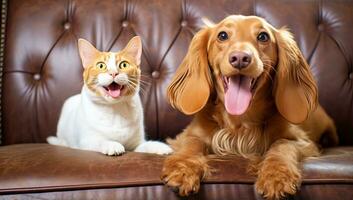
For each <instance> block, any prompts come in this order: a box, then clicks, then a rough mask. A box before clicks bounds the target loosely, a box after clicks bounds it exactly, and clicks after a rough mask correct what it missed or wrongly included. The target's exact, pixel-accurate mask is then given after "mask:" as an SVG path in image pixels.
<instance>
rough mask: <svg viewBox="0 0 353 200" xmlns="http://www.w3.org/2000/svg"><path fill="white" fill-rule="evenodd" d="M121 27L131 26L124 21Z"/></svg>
mask: <svg viewBox="0 0 353 200" xmlns="http://www.w3.org/2000/svg"><path fill="white" fill-rule="evenodd" d="M121 25H122V26H123V27H128V26H129V22H128V21H123V23H122V24H121Z"/></svg>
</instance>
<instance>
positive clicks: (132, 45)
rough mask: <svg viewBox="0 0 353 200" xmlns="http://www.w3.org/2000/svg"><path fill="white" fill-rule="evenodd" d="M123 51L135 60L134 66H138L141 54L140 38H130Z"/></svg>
mask: <svg viewBox="0 0 353 200" xmlns="http://www.w3.org/2000/svg"><path fill="white" fill-rule="evenodd" d="M124 51H125V52H126V53H128V54H130V55H131V56H132V57H133V58H135V62H136V65H140V63H141V54H142V42H141V38H140V36H135V37H133V38H131V40H130V41H129V43H128V44H127V45H126V47H125V48H124Z"/></svg>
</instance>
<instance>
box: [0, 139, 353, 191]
mask: <svg viewBox="0 0 353 200" xmlns="http://www.w3.org/2000/svg"><path fill="white" fill-rule="evenodd" d="M9 152H11V156H9V155H8V153H9ZM164 158H165V156H158V155H153V154H142V153H134V152H130V153H127V154H125V155H123V156H118V157H107V156H105V155H102V154H100V153H96V152H90V151H81V150H74V149H69V148H64V147H58V146H53V145H48V144H27V145H10V146H8V147H7V148H0V177H1V179H0V185H1V187H0V194H2V193H16V192H21V193H22V192H27V193H30V192H44V191H45V192H51V191H58V190H73V189H75V190H77V189H86V190H87V189H97V188H112V187H137V186H138V187H141V186H154V185H159V186H160V185H162V183H161V181H160V179H159V175H160V172H161V169H162V162H163V160H164ZM235 161H236V162H235ZM247 163H248V162H247V160H246V159H243V158H240V157H233V156H230V157H223V158H222V159H220V157H217V158H215V159H213V161H212V162H211V163H210V166H211V167H212V168H213V169H214V170H215V171H214V172H213V173H212V175H211V176H210V177H208V178H207V179H206V180H204V185H213V184H245V185H251V184H253V183H254V180H255V178H254V177H253V176H250V175H248V174H247V173H246V166H247ZM352 163H353V147H345V148H344V147H338V148H331V149H326V150H325V151H324V152H323V155H322V156H321V157H319V158H310V159H308V160H306V161H305V162H304V165H303V169H304V172H305V173H304V180H303V185H325V184H343V185H349V184H353V167H352V166H350V165H349V164H352ZM207 187H209V186H206V188H207ZM346 187H348V186H346ZM351 188H352V189H353V187H351ZM151 190H153V189H151ZM163 192H164V193H168V191H165V190H163ZM352 194H353V193H352ZM163 195H164V194H163Z"/></svg>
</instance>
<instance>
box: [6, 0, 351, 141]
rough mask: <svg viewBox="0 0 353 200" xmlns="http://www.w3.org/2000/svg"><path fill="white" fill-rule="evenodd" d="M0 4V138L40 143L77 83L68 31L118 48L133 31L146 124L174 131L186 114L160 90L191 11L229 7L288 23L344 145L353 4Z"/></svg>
mask: <svg viewBox="0 0 353 200" xmlns="http://www.w3.org/2000/svg"><path fill="white" fill-rule="evenodd" d="M2 8H3V10H2V13H3V15H2V20H1V23H2V26H1V27H2V30H3V31H4V30H5V29H4V28H6V34H5V35H4V36H3V37H6V40H5V49H4V52H5V55H0V56H1V58H3V59H4V63H3V69H2V70H3V74H2V84H1V90H2V96H1V108H2V110H1V116H2V118H1V125H2V126H1V131H2V142H3V144H14V143H27V142H44V141H45V138H46V137H47V136H48V135H53V134H55V132H56V125H57V121H58V117H59V114H60V109H61V106H62V104H63V102H64V100H65V99H66V98H67V97H69V96H71V95H73V94H76V93H79V92H80V89H81V87H82V67H81V62H80V60H79V56H78V51H77V39H78V38H85V39H87V40H89V41H90V42H92V43H93V44H94V45H95V46H96V47H97V48H98V49H100V50H102V51H118V50H119V49H121V48H122V47H123V46H124V45H126V43H127V42H128V40H129V39H130V38H131V37H133V36H135V35H139V36H141V38H142V41H143V56H142V64H141V68H142V71H143V80H144V82H145V83H144V84H143V85H142V88H143V89H142V90H141V97H142V101H143V105H144V109H145V125H146V131H147V133H148V135H149V137H150V138H153V139H164V138H166V137H173V136H175V135H176V134H177V133H179V132H180V131H181V130H182V129H183V128H184V127H185V126H186V124H187V123H188V122H189V121H190V117H186V116H184V115H182V114H181V113H179V112H177V111H175V110H173V109H172V108H171V107H170V105H169V104H168V103H167V101H166V87H167V85H168V83H169V82H170V80H171V78H172V76H173V73H174V72H175V70H176V69H177V67H178V65H179V64H180V62H181V61H182V59H183V57H184V56H185V54H186V51H187V49H188V45H189V43H190V41H191V38H192V37H193V35H194V34H195V32H197V31H198V30H199V29H200V28H201V27H202V22H201V18H202V17H208V18H210V19H211V20H213V21H215V22H217V21H220V20H221V19H223V18H224V17H226V16H227V15H229V14H243V15H258V16H261V17H264V18H265V19H267V20H268V21H269V22H270V23H272V24H273V25H274V26H275V27H281V26H288V27H289V28H290V29H291V30H292V32H293V33H294V34H295V39H296V40H297V42H298V44H299V46H300V48H301V50H302V51H303V53H304V55H305V57H306V59H307V60H308V62H309V63H310V64H311V67H312V72H313V73H314V75H315V78H316V80H317V83H318V86H319V91H320V95H319V97H320V102H321V104H322V105H323V106H324V107H325V108H326V109H327V112H328V113H329V114H330V115H331V116H332V117H333V118H334V120H335V122H336V124H337V127H338V131H339V133H340V138H341V144H353V85H352V84H353V68H352V62H353V40H352V39H351V35H352V30H353V1H347V0H335V1H332V0H322V1H308V0H261V1H255V0H249V1H247V0H217V1H215V0H65V1H64V0H61V1H58V0H11V1H8V2H6V1H5V0H3V1H2ZM6 8H7V9H6ZM4 13H5V14H4ZM5 18H6V26H4V25H3V23H4V22H5ZM2 44H3V41H2ZM0 53H1V52H0Z"/></svg>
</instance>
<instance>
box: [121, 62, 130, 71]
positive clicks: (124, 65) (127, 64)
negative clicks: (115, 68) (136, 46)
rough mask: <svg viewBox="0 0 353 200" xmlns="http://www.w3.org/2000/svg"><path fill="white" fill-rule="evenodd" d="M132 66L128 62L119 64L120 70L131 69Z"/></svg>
mask: <svg viewBox="0 0 353 200" xmlns="http://www.w3.org/2000/svg"><path fill="white" fill-rule="evenodd" d="M129 66H130V64H129V63H128V62H127V61H122V62H121V63H120V64H119V69H124V68H127V67H129Z"/></svg>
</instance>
